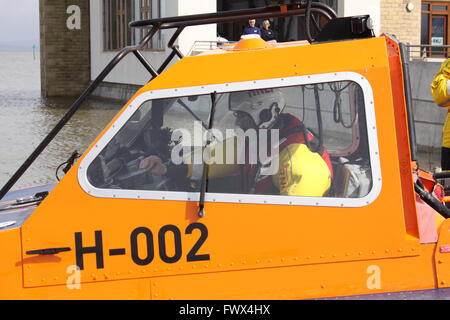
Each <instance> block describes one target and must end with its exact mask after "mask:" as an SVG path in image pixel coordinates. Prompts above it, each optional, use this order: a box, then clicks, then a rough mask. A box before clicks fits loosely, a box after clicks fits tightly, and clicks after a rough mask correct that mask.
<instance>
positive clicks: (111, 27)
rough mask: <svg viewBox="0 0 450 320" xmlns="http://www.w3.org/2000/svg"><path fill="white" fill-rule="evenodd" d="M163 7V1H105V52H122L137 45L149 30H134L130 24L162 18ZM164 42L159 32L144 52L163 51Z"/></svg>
mask: <svg viewBox="0 0 450 320" xmlns="http://www.w3.org/2000/svg"><path fill="white" fill-rule="evenodd" d="M163 5H164V3H163V1H161V0H103V21H104V28H103V30H104V33H103V46H104V50H120V49H122V48H124V47H126V46H129V45H135V44H137V43H138V42H139V41H140V40H141V39H142V38H143V37H145V35H146V34H147V32H148V30H149V29H148V28H136V29H132V28H130V27H129V26H128V24H129V23H130V22H132V21H134V20H147V19H154V18H160V17H161V16H162V12H163V10H164V8H163ZM163 42H164V40H163V35H162V33H161V32H158V33H157V35H155V36H154V37H153V39H152V41H151V42H149V43H148V44H147V46H146V47H145V48H144V50H145V49H147V50H162V49H163V48H164V43H163Z"/></svg>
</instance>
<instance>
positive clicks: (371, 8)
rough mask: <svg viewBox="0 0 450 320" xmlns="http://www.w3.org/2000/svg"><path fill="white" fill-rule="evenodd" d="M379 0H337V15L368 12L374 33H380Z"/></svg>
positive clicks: (344, 15)
mask: <svg viewBox="0 0 450 320" xmlns="http://www.w3.org/2000/svg"><path fill="white" fill-rule="evenodd" d="M380 1H381V0H338V12H337V14H338V16H339V17H348V16H358V15H366V14H369V15H370V17H371V18H372V21H373V28H374V31H375V35H376V36H378V35H379V34H380Z"/></svg>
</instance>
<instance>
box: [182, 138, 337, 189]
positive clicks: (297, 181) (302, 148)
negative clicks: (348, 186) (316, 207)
mask: <svg viewBox="0 0 450 320" xmlns="http://www.w3.org/2000/svg"><path fill="white" fill-rule="evenodd" d="M224 143H225V142H222V143H219V144H217V145H215V146H214V148H212V150H211V151H210V153H209V154H210V156H211V157H212V159H216V160H217V159H218V158H222V156H220V157H218V156H217V151H218V150H225V149H226V148H225V146H224ZM221 152H222V151H221ZM236 152H237V156H238V157H239V156H240V154H239V153H240V152H244V151H243V150H242V149H241V150H236ZM235 154H236V153H235ZM277 160H278V166H277V170H276V171H275V172H273V173H271V174H270V176H267V178H269V179H272V182H273V185H274V186H275V187H276V188H277V189H278V190H279V194H280V195H289V196H309V197H321V196H323V195H324V194H325V193H326V192H327V191H328V189H329V188H330V186H331V173H330V169H329V167H328V165H327V163H326V162H325V160H324V159H323V158H322V157H321V156H320V155H319V154H318V153H316V152H311V151H310V150H309V149H308V147H307V146H306V145H305V144H303V143H292V144H289V145H288V146H287V147H285V148H283V150H280V152H279V156H278V159H277ZM202 168H203V165H202V164H189V165H188V174H187V176H188V178H190V179H200V178H201V174H202ZM238 174H240V168H239V164H225V163H216V162H215V161H214V160H213V161H210V163H209V165H208V178H209V179H214V178H219V177H225V176H231V175H238Z"/></svg>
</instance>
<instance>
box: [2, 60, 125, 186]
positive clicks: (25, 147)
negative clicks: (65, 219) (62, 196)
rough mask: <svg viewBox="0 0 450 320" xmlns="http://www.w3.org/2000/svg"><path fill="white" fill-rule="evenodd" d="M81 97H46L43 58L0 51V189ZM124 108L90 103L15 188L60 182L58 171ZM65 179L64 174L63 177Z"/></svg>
mask: <svg viewBox="0 0 450 320" xmlns="http://www.w3.org/2000/svg"><path fill="white" fill-rule="evenodd" d="M76 98H77V97H71V98H63V99H61V98H59V99H43V98H42V97H41V93H40V62H39V55H38V54H37V55H36V58H34V57H33V52H0V186H1V187H3V185H4V184H5V183H6V182H7V181H8V180H9V179H10V178H11V176H12V175H13V174H14V172H16V170H17V169H18V168H19V167H20V166H21V165H22V163H23V162H24V161H25V160H26V159H27V158H28V156H29V155H30V154H31V153H32V152H33V150H34V149H35V148H36V147H37V146H38V144H39V143H40V142H41V141H42V140H43V139H44V137H45V136H46V135H47V134H48V133H49V132H50V131H51V130H52V128H53V127H54V126H55V125H56V123H57V122H58V121H59V120H60V119H61V118H62V117H63V115H64V114H65V112H66V111H67V110H68V109H69V108H70V106H71V105H72V103H73V102H74V101H75V100H76ZM120 107H121V104H117V103H113V102H111V101H101V100H93V99H90V100H89V101H88V102H87V103H86V104H84V105H83V106H82V107H81V109H80V110H78V112H77V113H75V115H74V116H73V117H72V119H71V120H70V121H69V122H68V123H67V124H66V126H65V127H64V128H63V129H62V130H61V131H60V133H59V134H58V135H57V136H56V137H55V139H54V140H53V141H52V142H51V143H50V144H49V145H48V147H47V148H46V150H44V152H43V153H42V154H41V155H40V156H39V157H38V158H37V159H36V161H35V162H34V163H33V164H32V166H31V167H30V168H29V169H28V171H27V172H26V173H25V174H24V175H23V176H22V177H21V178H20V179H19V180H18V181H17V183H16V184H15V185H14V186H13V188H12V189H18V188H22V187H27V186H32V185H37V184H45V183H52V182H56V181H57V179H56V175H55V171H56V168H57V167H58V165H59V164H61V163H62V162H64V161H66V160H67V158H68V157H69V156H70V155H71V154H72V152H73V151H74V150H77V151H78V152H79V153H82V152H83V151H84V150H86V148H87V147H88V146H89V145H90V144H91V143H92V141H93V140H94V139H95V138H96V137H97V136H98V134H99V133H100V132H101V131H102V130H103V129H104V128H105V127H106V126H107V124H108V123H109V122H110V121H111V119H112V118H113V117H114V115H116V114H117V112H118V111H119V110H120ZM62 175H63V173H62V172H60V177H61V176H62Z"/></svg>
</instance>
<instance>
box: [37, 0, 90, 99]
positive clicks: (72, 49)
mask: <svg viewBox="0 0 450 320" xmlns="http://www.w3.org/2000/svg"><path fill="white" fill-rule="evenodd" d="M71 5H76V6H78V8H79V9H80V12H79V14H78V13H76V14H75V16H74V13H73V12H72V11H69V13H67V10H68V8H69V6H71ZM39 12H40V14H39V20H40V42H41V44H40V50H41V57H40V59H41V92H42V96H44V97H54V96H78V95H80V94H81V93H82V92H83V91H84V90H85V89H86V87H87V86H88V85H89V80H90V57H89V1H88V0H71V1H67V0H40V1H39ZM78 17H79V18H80V19H81V20H80V21H76V20H77V18H78ZM74 19H75V20H74ZM78 22H80V24H79V25H78Z"/></svg>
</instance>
